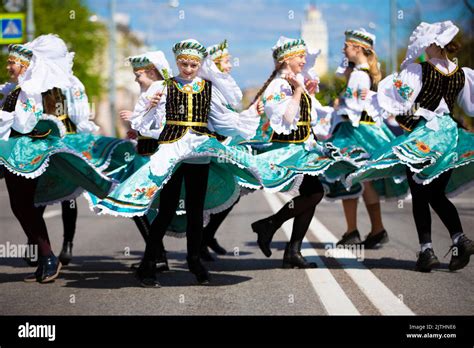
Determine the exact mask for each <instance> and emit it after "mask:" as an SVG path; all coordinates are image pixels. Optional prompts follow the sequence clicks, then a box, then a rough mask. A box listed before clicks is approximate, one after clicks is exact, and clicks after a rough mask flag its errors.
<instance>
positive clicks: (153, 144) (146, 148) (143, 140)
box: [137, 134, 159, 156]
mask: <svg viewBox="0 0 474 348" xmlns="http://www.w3.org/2000/svg"><path fill="white" fill-rule="evenodd" d="M158 145H159V144H158V139H155V138H149V137H144V136H142V135H141V134H138V138H137V153H138V154H139V155H142V156H151V155H153V154H154V153H155V152H156V150H157V149H158Z"/></svg>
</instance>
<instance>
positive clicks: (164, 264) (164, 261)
mask: <svg viewBox="0 0 474 348" xmlns="http://www.w3.org/2000/svg"><path fill="white" fill-rule="evenodd" d="M169 270H170V267H169V266H168V258H167V257H166V250H165V249H162V250H160V251H159V252H158V257H157V258H156V271H157V272H158V273H160V272H167V271H169Z"/></svg>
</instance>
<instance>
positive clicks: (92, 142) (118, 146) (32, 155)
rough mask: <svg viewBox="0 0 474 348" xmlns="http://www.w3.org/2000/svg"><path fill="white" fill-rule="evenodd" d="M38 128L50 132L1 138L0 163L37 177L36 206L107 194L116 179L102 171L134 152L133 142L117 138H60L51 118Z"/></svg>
mask: <svg viewBox="0 0 474 348" xmlns="http://www.w3.org/2000/svg"><path fill="white" fill-rule="evenodd" d="M35 131H36V132H37V133H39V134H48V135H46V136H41V137H30V136H25V135H15V136H12V137H10V139H9V140H8V141H0V164H1V165H2V166H3V167H4V168H5V170H9V171H10V172H12V173H14V174H17V175H20V176H23V177H26V178H30V179H34V178H38V186H37V189H36V192H35V203H36V204H37V205H48V204H53V203H56V202H62V201H64V200H68V199H73V198H76V197H77V196H78V195H80V194H81V193H82V192H83V191H84V190H87V191H90V192H93V193H94V194H96V195H97V196H102V197H104V196H106V194H107V193H108V192H109V190H110V188H111V186H112V182H113V180H111V179H110V178H108V177H106V176H105V175H104V174H103V173H102V171H104V170H106V169H107V168H114V167H117V166H120V165H122V164H123V163H124V161H126V159H127V158H128V154H130V155H131V156H133V154H134V149H133V145H132V144H131V143H130V142H128V141H124V140H119V139H115V138H108V137H101V136H96V135H92V134H73V135H67V136H66V137H63V138H61V137H60V136H59V131H58V129H57V127H56V125H55V124H54V123H52V122H50V121H40V122H39V123H38V125H37V126H36V128H35ZM48 132H49V133H48Z"/></svg>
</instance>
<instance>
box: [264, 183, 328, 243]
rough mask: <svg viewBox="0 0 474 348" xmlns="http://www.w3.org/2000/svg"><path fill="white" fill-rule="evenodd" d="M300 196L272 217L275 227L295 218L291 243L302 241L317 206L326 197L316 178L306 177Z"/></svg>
mask: <svg viewBox="0 0 474 348" xmlns="http://www.w3.org/2000/svg"><path fill="white" fill-rule="evenodd" d="M299 192H300V195H299V196H298V197H295V198H293V199H292V200H291V201H289V202H288V203H286V204H285V205H284V206H283V208H281V209H280V210H279V211H278V212H277V213H276V214H275V215H273V217H272V221H273V222H274V223H275V226H278V227H280V226H281V225H283V223H284V222H285V221H287V220H289V219H292V218H294V221H293V232H292V234H291V239H290V243H294V242H298V241H302V240H303V238H304V236H305V235H306V232H307V231H308V228H309V224H310V223H311V219H312V218H313V215H314V212H315V210H316V206H317V205H318V203H319V202H321V199H323V197H324V189H323V185H322V184H321V182H320V181H319V179H318V178H317V177H316V176H310V175H305V176H304V178H303V182H302V183H301V186H300V189H299Z"/></svg>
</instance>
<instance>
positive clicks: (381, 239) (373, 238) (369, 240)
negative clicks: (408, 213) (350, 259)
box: [362, 230, 388, 249]
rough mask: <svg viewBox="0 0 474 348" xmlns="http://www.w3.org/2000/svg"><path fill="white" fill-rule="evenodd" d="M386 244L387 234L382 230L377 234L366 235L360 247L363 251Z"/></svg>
mask: <svg viewBox="0 0 474 348" xmlns="http://www.w3.org/2000/svg"><path fill="white" fill-rule="evenodd" d="M383 243H388V233H387V231H385V230H383V231H382V232H379V233H377V234H368V235H367V237H365V240H364V241H363V242H362V245H363V246H364V248H365V249H373V248H375V246H376V245H377V244H383Z"/></svg>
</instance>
